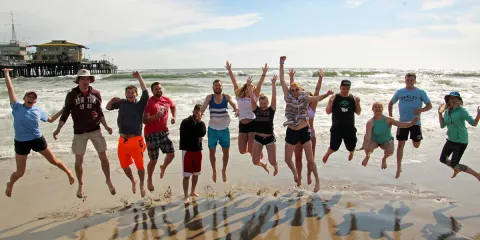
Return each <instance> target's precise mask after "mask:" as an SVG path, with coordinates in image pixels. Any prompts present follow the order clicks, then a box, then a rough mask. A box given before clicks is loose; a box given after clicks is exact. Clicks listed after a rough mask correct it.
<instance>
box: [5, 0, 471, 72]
mask: <svg viewBox="0 0 480 240" xmlns="http://www.w3.org/2000/svg"><path fill="white" fill-rule="evenodd" d="M0 2H4V3H2V5H4V6H6V8H5V9H12V10H13V11H14V12H15V14H16V16H17V22H19V23H20V24H21V26H20V27H19V28H18V31H19V35H20V37H22V38H23V39H27V38H28V39H29V42H30V43H39V42H46V41H49V40H51V39H67V40H69V41H72V42H77V43H80V44H85V45H87V46H88V47H89V48H90V49H89V51H88V52H89V54H90V55H91V56H92V57H95V58H100V56H101V55H102V54H107V55H108V56H109V57H110V58H113V59H115V62H116V63H117V64H118V65H119V67H120V68H218V67H223V65H224V62H225V61H226V60H230V61H232V62H233V63H234V66H237V67H257V66H260V65H261V64H262V63H265V62H267V63H269V64H271V65H273V64H275V65H276V64H277V62H278V57H279V56H280V55H287V56H288V60H287V61H288V63H290V64H292V65H291V66H294V67H317V66H322V67H365V68H375V67H379V68H463V69H475V68H478V66H479V65H480V64H479V63H480V60H479V59H480V58H478V56H479V55H480V49H479V47H478V45H479V44H478V42H480V0H403V1H401V0H318V1H307V0H304V1H301V0H300V1H287V0H278V1H270V0H264V1H259V0H257V1H253V0H242V1H234V0H227V1H214V0H210V1H193V0H180V1H165V0H162V1H161V0H129V1H114V0H103V1H94V0H85V1H83V2H82V3H83V4H84V5H92V6H93V5H96V6H97V8H87V9H88V10H87V9H85V10H83V9H84V8H81V7H78V8H76V9H72V8H71V7H70V6H67V5H65V6H64V4H61V3H63V2H62V1H61V0H50V1H42V3H40V1H35V0H17V1H14V2H12V1H6V0H0ZM25 4H27V5H29V6H31V7H30V8H24V7H23V6H25ZM52 11H53V12H55V14H52ZM1 15H2V16H1V18H0V19H1V20H2V22H3V21H5V22H6V21H7V20H8V15H7V14H6V13H2V14H1ZM3 34H4V35H5V34H7V35H8V34H9V33H8V32H7V31H6V32H5V33H3Z"/></svg>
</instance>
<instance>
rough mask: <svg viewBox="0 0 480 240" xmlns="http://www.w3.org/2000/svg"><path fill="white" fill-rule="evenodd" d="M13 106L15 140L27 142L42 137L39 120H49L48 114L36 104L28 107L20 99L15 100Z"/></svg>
mask: <svg viewBox="0 0 480 240" xmlns="http://www.w3.org/2000/svg"><path fill="white" fill-rule="evenodd" d="M11 107H12V115H13V128H14V129H15V140H17V141H20V142H25V141H30V140H34V139H37V138H40V137H42V133H41V132H40V126H39V124H38V123H39V120H41V121H43V122H46V121H48V115H47V114H46V113H45V112H44V111H43V110H42V109H40V108H38V107H36V106H33V107H31V108H27V107H25V106H24V105H23V104H21V103H20V102H18V101H15V102H14V103H13V104H12V105H11Z"/></svg>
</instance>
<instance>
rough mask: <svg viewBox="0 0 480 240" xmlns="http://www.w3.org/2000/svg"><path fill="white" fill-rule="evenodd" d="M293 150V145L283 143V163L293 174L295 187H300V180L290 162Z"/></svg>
mask: <svg viewBox="0 0 480 240" xmlns="http://www.w3.org/2000/svg"><path fill="white" fill-rule="evenodd" d="M294 150H295V145H292V144H288V143H285V163H286V164H287V166H288V168H290V170H291V171H292V173H293V180H294V181H295V183H297V186H300V184H301V183H300V179H299V178H298V173H297V169H296V168H295V165H294V164H293V161H292V156H293V151H294Z"/></svg>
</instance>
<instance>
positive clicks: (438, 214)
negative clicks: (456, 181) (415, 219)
mask: <svg viewBox="0 0 480 240" xmlns="http://www.w3.org/2000/svg"><path fill="white" fill-rule="evenodd" d="M455 207H456V206H454V205H450V206H448V207H445V208H442V209H439V210H437V211H434V212H433V216H434V217H435V220H436V221H437V222H436V223H435V224H427V225H425V226H424V227H423V228H422V233H423V237H424V238H426V239H429V240H437V239H468V238H456V237H457V235H458V234H459V233H458V232H459V231H460V229H461V228H462V225H461V224H460V223H459V222H458V220H466V219H470V218H478V217H480V214H477V215H472V216H465V217H452V216H450V217H447V216H446V215H445V214H444V213H445V212H446V211H448V210H451V209H453V208H455Z"/></svg>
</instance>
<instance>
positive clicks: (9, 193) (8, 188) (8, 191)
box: [5, 182, 13, 197]
mask: <svg viewBox="0 0 480 240" xmlns="http://www.w3.org/2000/svg"><path fill="white" fill-rule="evenodd" d="M12 190H13V186H12V184H11V183H10V182H8V183H7V189H5V195H7V197H11V196H12Z"/></svg>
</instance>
